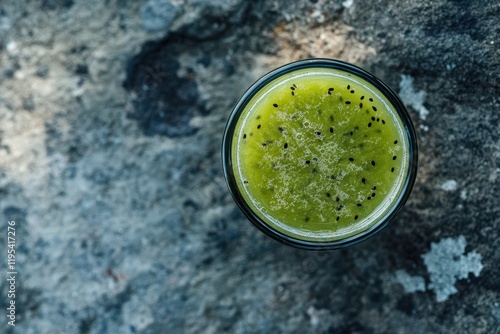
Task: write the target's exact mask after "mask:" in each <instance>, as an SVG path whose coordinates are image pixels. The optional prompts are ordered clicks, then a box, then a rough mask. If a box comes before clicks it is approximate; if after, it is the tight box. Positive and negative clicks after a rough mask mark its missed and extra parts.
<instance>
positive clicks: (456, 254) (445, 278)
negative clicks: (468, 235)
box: [422, 236, 483, 302]
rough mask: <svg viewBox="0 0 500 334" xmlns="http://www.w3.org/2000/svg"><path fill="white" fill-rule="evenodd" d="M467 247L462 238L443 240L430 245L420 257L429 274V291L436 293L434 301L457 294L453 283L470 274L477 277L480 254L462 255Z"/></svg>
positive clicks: (441, 300)
mask: <svg viewBox="0 0 500 334" xmlns="http://www.w3.org/2000/svg"><path fill="white" fill-rule="evenodd" d="M466 245H467V243H466V241H465V237H464V236H459V237H458V238H456V239H453V238H445V239H442V240H441V241H440V242H438V243H432V244H431V250H430V251H429V252H428V253H426V254H423V255H422V259H423V261H424V264H425V265H426V267H427V271H428V272H429V278H430V284H429V289H431V290H434V292H435V293H436V301H437V302H443V301H445V300H447V299H448V297H449V296H451V295H453V294H455V293H457V292H458V290H457V289H456V288H455V283H456V281H457V280H459V279H465V278H467V276H468V275H469V273H472V274H473V275H474V276H476V277H478V276H479V274H480V273H481V270H482V269H483V264H482V263H481V260H482V257H481V254H479V253H477V252H476V251H472V252H470V253H468V254H467V255H464V252H465V246H466Z"/></svg>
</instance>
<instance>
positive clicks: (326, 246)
mask: <svg viewBox="0 0 500 334" xmlns="http://www.w3.org/2000/svg"><path fill="white" fill-rule="evenodd" d="M307 68H329V69H336V70H340V71H344V72H346V73H349V74H353V75H355V76H357V77H359V78H361V79H364V80H366V81H367V82H368V83H370V84H372V85H373V86H374V87H375V88H376V89H378V90H379V91H380V92H381V93H382V95H383V96H385V97H386V98H387V99H388V100H389V102H390V103H391V104H392V106H393V107H394V109H395V111H396V113H397V114H398V116H399V117H400V119H401V122H402V125H403V130H404V133H405V135H406V137H407V140H408V160H409V161H408V172H407V176H406V179H405V181H404V183H403V185H402V187H401V190H400V194H399V196H398V198H396V199H395V200H394V201H393V203H392V204H391V205H390V208H389V209H388V211H387V212H386V213H385V214H384V216H383V217H382V218H381V219H380V221H378V222H376V223H375V224H374V225H373V226H371V227H370V228H368V229H366V230H364V231H361V232H359V233H357V234H354V235H352V236H349V237H346V238H344V239H339V240H331V241H311V240H302V239H298V238H295V237H292V236H289V235H286V234H284V233H282V232H280V231H277V230H276V229H274V228H272V227H271V226H270V225H269V224H268V223H266V222H265V221H264V220H263V219H261V218H260V217H259V216H258V215H257V213H256V212H254V210H253V209H252V208H251V207H250V206H249V205H248V204H247V202H246V201H245V199H244V198H243V196H242V194H241V193H240V189H239V188H238V185H237V182H236V178H235V174H234V171H233V160H232V144H233V136H234V132H235V128H236V123H237V122H238V120H239V118H240V116H241V114H242V113H243V111H244V109H245V107H246V106H247V104H248V103H249V102H250V100H251V99H252V98H253V97H254V96H255V94H257V93H258V92H259V91H260V90H261V89H262V88H264V87H265V86H266V85H267V84H269V83H270V82H272V81H273V80H275V79H277V78H279V77H281V76H282V75H284V74H287V73H291V72H294V71H296V70H301V69H307ZM221 153H222V168H223V172H224V177H225V179H226V183H227V186H228V188H229V192H230V194H231V196H232V197H233V199H234V201H235V202H236V204H237V205H238V207H239V209H240V210H241V211H242V212H243V214H244V215H245V216H246V218H247V219H248V220H249V221H250V222H251V223H252V224H253V225H254V226H256V227H257V228H258V229H259V230H261V231H262V232H264V233H265V234H266V235H267V236H269V237H271V238H273V239H275V240H277V241H279V242H281V243H283V244H286V245H289V246H292V247H295V248H300V249H306V250H334V249H341V248H345V247H348V246H352V245H354V244H357V243H360V242H362V241H364V240H366V239H368V238H369V237H371V236H373V235H374V234H376V233H377V232H379V231H381V230H382V229H384V228H385V227H386V226H387V225H388V224H389V222H391V221H392V220H393V219H394V218H395V217H396V215H397V214H398V213H399V212H400V211H401V209H402V208H403V207H404V205H405V203H406V201H407V199H408V197H409V196H410V193H411V191H412V188H413V185H414V183H415V179H416V175H417V164H418V143H417V136H416V131H415V128H414V126H413V123H412V121H411V118H410V116H409V114H408V111H407V110H406V108H405V106H404V104H403V102H402V101H401V99H400V98H399V97H398V96H397V94H396V93H395V92H394V91H393V90H392V89H391V88H390V87H389V86H387V85H386V84H385V83H384V82H383V81H382V80H380V79H378V78H377V77H376V76H375V75H373V74H371V73H370V72H368V71H366V70H364V69H362V68H360V67H358V66H356V65H352V64H349V63H346V62H343V61H340V60H335V59H326V58H315V59H307V60H300V61H296V62H292V63H288V64H286V65H283V66H281V67H278V68H276V69H274V70H272V71H270V72H268V73H267V74H265V75H264V76H262V77H261V78H260V79H258V80H257V81H256V82H255V83H253V84H252V85H251V86H250V88H248V89H247V91H246V92H245V93H244V94H243V96H242V97H241V98H240V99H239V101H238V102H237V103H236V105H235V107H234V108H233V110H232V111H231V114H230V116H229V118H228V121H227V124H226V128H225V131H224V135H223V139H222V152H221Z"/></svg>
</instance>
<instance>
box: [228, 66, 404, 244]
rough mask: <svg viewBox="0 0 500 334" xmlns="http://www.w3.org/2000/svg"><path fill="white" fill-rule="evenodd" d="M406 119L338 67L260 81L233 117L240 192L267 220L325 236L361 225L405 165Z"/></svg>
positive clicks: (373, 219) (399, 180)
mask: <svg viewBox="0 0 500 334" xmlns="http://www.w3.org/2000/svg"><path fill="white" fill-rule="evenodd" d="M408 146H409V144H408V139H407V136H406V135H405V127H404V124H403V122H402V120H401V119H400V117H399V115H398V113H397V112H396V110H395V108H394V107H393V106H392V105H391V103H390V102H389V100H388V99H387V98H386V97H385V96H384V95H383V94H382V93H381V92H380V91H378V90H377V88H375V87H374V86H373V85H372V84H370V83H369V82H367V81H366V80H364V79H361V78H359V77H356V76H354V75H352V74H349V73H347V72H345V71H341V70H337V69H329V68H322V67H318V68H307V69H300V70H295V71H293V72H290V73H287V74H284V75H282V76H281V77H279V78H278V79H275V80H274V81H272V82H270V83H268V84H267V85H266V86H264V87H263V88H262V89H260V90H259V91H258V92H257V93H256V94H255V95H254V96H253V97H252V98H251V99H250V101H249V102H248V103H247V104H246V106H245V108H244V109H243V111H242V113H241V115H240V117H239V119H238V121H237V123H236V126H235V131H234V134H233V138H232V146H231V159H232V161H233V167H232V168H233V173H234V175H235V179H236V184H237V187H238V189H239V192H240V193H241V195H242V196H243V198H244V200H245V202H246V203H247V204H248V206H249V207H250V208H251V210H252V211H254V212H255V214H257V215H258V216H259V217H260V219H261V220H263V221H264V222H265V223H266V224H267V225H269V226H270V227H271V228H272V229H275V230H277V231H279V232H281V233H283V234H285V235H288V236H290V237H292V238H296V239H300V240H306V241H319V242H328V241H335V240H342V239H345V238H348V237H351V236H354V235H356V234H358V233H360V232H363V231H366V230H367V229H370V228H371V227H373V226H374V225H375V224H377V223H378V222H379V221H380V220H381V218H383V217H384V215H386V214H387V212H388V211H389V210H390V209H391V206H392V205H393V202H394V200H395V198H398V196H399V195H400V193H401V191H402V189H403V187H404V182H405V179H406V178H407V174H408V170H409V154H408Z"/></svg>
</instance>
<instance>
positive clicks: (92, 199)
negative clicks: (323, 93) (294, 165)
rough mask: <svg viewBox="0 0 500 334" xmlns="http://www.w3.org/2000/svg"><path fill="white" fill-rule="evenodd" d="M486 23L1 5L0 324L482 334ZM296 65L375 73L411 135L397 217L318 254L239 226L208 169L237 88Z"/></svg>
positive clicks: (491, 167) (58, 1)
mask: <svg viewBox="0 0 500 334" xmlns="http://www.w3.org/2000/svg"><path fill="white" fill-rule="evenodd" d="M499 18H500V5H499V3H498V2H496V1H491V0H484V1H475V2H474V1H460V0H436V1H428V0H424V1H409V0H395V1H388V0H379V1H368V0H349V1H325V0H315V1H312V0H299V1H285V0H276V1H265V0H258V1H241V0H205V1H203V0H148V1H126V0H110V1H99V0H88V1H81V0H70V1H67V0H50V1H49V0H43V1H28V0H16V1H14V0H8V1H2V3H1V4H0V218H1V219H0V226H1V228H0V231H2V232H1V233H2V235H1V237H0V245H1V247H0V249H1V252H0V271H1V272H2V276H1V277H4V274H5V273H6V272H7V269H6V268H7V263H6V258H7V248H6V244H7V221H9V220H10V221H12V220H15V221H16V233H17V235H16V240H17V241H16V246H17V250H16V251H17V253H16V255H17V257H16V260H17V269H18V281H17V294H16V305H17V309H16V327H15V328H13V327H11V326H8V325H7V320H6V317H5V309H6V307H7V305H8V304H7V303H8V298H7V297H6V295H7V289H8V287H7V282H6V280H4V279H2V280H1V281H0V291H2V293H1V296H2V297H0V309H2V310H3V311H2V312H0V314H1V315H2V317H1V318H0V319H2V320H1V321H0V332H2V333H23V334H24V333H28V334H29V333H54V334H56V333H82V334H83V333H396V332H397V333H430V332H432V333H444V332H455V333H463V332H467V333H470V332H474V333H495V332H499V331H500V304H499V298H500V279H499V277H500V269H499V268H500V267H499V266H498V263H499V262H500V253H499V252H498V240H499V238H500V234H499V233H500V232H499V231H500V229H499V226H500V205H499V196H500V113H499V107H500V101H499V96H498V93H499V91H500V81H499V78H500V48H499V45H500V40H498V36H500V19H499ZM311 57H328V58H337V59H341V60H345V61H348V62H352V63H355V64H357V65H360V66H362V67H364V68H366V69H368V70H369V71H371V72H373V73H374V74H376V75H377V76H379V77H380V78H382V79H383V80H384V81H386V82H387V83H388V84H389V85H390V86H392V87H393V88H394V89H395V90H396V91H398V92H400V93H401V96H402V98H403V99H404V100H405V103H406V104H407V105H408V108H409V111H410V113H411V116H412V119H413V121H414V123H415V126H416V128H417V130H418V136H419V140H420V166H419V174H418V179H417V182H416V185H415V188H414V191H413V193H412V195H411V197H410V199H409V202H408V204H407V206H406V207H405V209H404V210H403V212H402V213H401V214H400V216H399V217H398V218H397V219H396V220H395V221H394V222H393V223H392V224H391V225H390V226H389V227H388V228H387V229H385V230H384V231H383V232H381V233H380V234H378V235H377V236H375V237H373V238H371V239H370V240H369V241H366V242H364V243H362V244H360V245H357V246H355V247H352V248H350V249H345V250H342V251H337V252H328V253H311V252H305V251H300V250H295V249H291V248H289V247H286V246H284V245H281V244H279V243H277V242H275V241H273V240H270V239H269V238H267V237H266V236H264V235H263V234H262V233H260V232H259V231H257V230H256V229H255V228H254V227H253V226H252V225H251V224H250V223H249V222H247V221H246V219H245V218H244V217H243V216H242V214H241V213H240V212H239V211H238V209H237V208H236V206H235V204H234V202H233V201H232V199H231V198H230V195H229V193H228V191H227V188H226V185H225V181H224V178H223V175H222V171H221V165H220V144H221V138H222V132H223V129H224V126H225V122H226V120H227V117H228V115H229V113H230V111H231V108H232V106H233V105H234V103H235V102H236V101H237V100H238V98H239V97H240V96H241V95H242V94H243V93H244V91H245V89H246V88H247V87H248V86H249V85H250V84H251V83H252V82H253V81H254V80H256V79H257V78H258V77H259V76H261V75H263V74H264V73H266V72H267V71H269V70H271V69H273V68H275V67H277V66H279V65H281V64H284V63H286V62H290V61H293V60H299V59H304V58H311ZM448 244H449V245H451V246H449V247H448V246H446V245H448ZM450 247H451V248H450ZM471 254H472V255H471ZM455 257H456V258H455ZM464 259H466V260H467V261H468V262H467V263H469V264H470V265H471V269H470V270H467V269H466V268H465V269H463V270H461V271H460V272H458V271H457V270H458V269H457V268H456V266H457V263H461V262H460V261H462V262H463V260H464ZM439 261H449V263H443V264H442V266H440V265H439ZM450 268H454V269H450ZM450 270H454V271H453V272H450ZM441 278H445V279H441ZM443 282H444V283H443ZM440 287H444V288H443V289H445V290H446V291H444V290H443V289H441V290H440Z"/></svg>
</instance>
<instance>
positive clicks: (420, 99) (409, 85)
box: [399, 75, 429, 120]
mask: <svg viewBox="0 0 500 334" xmlns="http://www.w3.org/2000/svg"><path fill="white" fill-rule="evenodd" d="M399 96H400V97H401V99H402V100H403V102H404V103H405V104H406V105H407V106H410V107H412V108H413V109H415V111H417V112H418V114H419V116H420V119H421V120H425V119H426V118H427V115H429V110H427V108H426V107H424V102H425V98H426V96H427V93H426V92H424V91H423V90H421V91H418V92H416V91H415V88H414V87H413V78H412V77H411V76H409V75H401V82H400V83H399Z"/></svg>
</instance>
